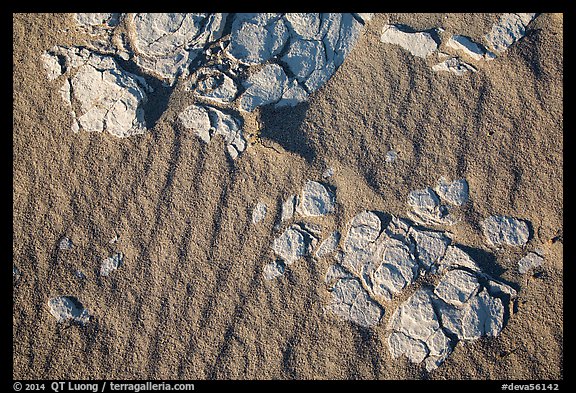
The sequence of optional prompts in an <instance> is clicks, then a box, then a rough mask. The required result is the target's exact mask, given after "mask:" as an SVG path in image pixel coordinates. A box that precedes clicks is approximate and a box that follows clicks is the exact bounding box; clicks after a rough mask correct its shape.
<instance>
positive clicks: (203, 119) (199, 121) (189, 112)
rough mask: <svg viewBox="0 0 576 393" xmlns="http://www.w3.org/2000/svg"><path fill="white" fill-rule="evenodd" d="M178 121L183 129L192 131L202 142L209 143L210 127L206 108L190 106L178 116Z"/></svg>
mask: <svg viewBox="0 0 576 393" xmlns="http://www.w3.org/2000/svg"><path fill="white" fill-rule="evenodd" d="M178 120H179V121H180V124H182V126H184V128H187V129H189V130H192V131H193V132H194V133H195V134H196V135H197V136H198V137H199V138H200V139H201V140H202V141H204V142H205V143H208V142H210V138H211V135H210V131H211V128H212V125H211V124H210V117H209V116H208V111H207V110H206V108H204V107H203V106H200V105H190V106H188V107H186V108H185V109H184V110H183V111H182V112H181V113H180V114H179V115H178Z"/></svg>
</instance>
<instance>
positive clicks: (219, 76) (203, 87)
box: [188, 70, 238, 104]
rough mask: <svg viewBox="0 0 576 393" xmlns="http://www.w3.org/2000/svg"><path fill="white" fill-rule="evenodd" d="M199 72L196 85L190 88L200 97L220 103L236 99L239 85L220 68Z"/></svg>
mask: <svg viewBox="0 0 576 393" xmlns="http://www.w3.org/2000/svg"><path fill="white" fill-rule="evenodd" d="M199 74H200V75H198V76H197V80H196V83H195V84H194V86H193V87H189V88H188V90H193V91H194V92H195V93H196V94H198V95H199V96H200V97H203V98H206V99H208V100H212V101H214V102H216V103H220V104H227V103H230V102H232V101H234V100H235V99H236V96H237V95H238V87H237V86H236V83H235V82H234V80H233V79H232V78H230V77H229V76H228V75H226V74H225V73H223V72H220V71H218V70H207V71H204V72H200V73H199Z"/></svg>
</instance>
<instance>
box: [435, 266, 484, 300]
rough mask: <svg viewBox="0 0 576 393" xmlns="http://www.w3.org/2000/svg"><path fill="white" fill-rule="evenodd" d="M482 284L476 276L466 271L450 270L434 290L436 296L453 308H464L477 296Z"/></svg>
mask: <svg viewBox="0 0 576 393" xmlns="http://www.w3.org/2000/svg"><path fill="white" fill-rule="evenodd" d="M479 287H480V283H479V282H478V279H477V278H476V276H475V275H473V274H471V273H468V272H467V271H465V270H460V269H456V270H450V271H448V272H447V273H446V274H445V275H444V276H443V277H442V280H440V283H438V285H437V286H436V288H435V289H434V294H436V296H438V297H439V298H440V299H442V300H444V301H445V302H446V303H448V304H452V305H453V306H463V305H464V303H466V302H467V301H468V300H469V299H470V297H471V296H472V295H475V294H476V292H477V291H478V288H479Z"/></svg>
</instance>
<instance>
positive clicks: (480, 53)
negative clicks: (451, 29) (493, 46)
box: [446, 34, 496, 61]
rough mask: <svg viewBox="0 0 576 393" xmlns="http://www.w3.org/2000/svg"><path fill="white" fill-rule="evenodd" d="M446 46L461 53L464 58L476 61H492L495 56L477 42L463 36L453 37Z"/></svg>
mask: <svg viewBox="0 0 576 393" xmlns="http://www.w3.org/2000/svg"><path fill="white" fill-rule="evenodd" d="M446 46H447V47H448V48H451V49H454V50H456V51H459V52H462V53H463V54H464V55H465V56H468V57H469V58H471V59H473V60H476V61H480V60H493V59H495V58H496V55H495V54H494V53H492V52H490V51H489V50H488V49H486V48H485V47H484V46H483V45H481V44H478V43H477V42H474V41H472V39H471V38H470V37H466V36H463V35H458V34H456V35H453V36H452V37H450V39H449V40H448V41H447V42H446Z"/></svg>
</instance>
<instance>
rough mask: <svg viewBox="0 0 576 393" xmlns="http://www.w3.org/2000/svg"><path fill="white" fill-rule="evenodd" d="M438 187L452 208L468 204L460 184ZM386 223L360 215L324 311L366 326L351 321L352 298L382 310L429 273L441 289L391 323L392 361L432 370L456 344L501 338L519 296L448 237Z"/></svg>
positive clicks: (401, 310)
mask: <svg viewBox="0 0 576 393" xmlns="http://www.w3.org/2000/svg"><path fill="white" fill-rule="evenodd" d="M439 184H441V185H444V186H446V190H445V192H444V193H443V195H444V194H445V195H448V196H447V199H450V200H451V201H452V203H455V204H457V203H460V202H461V203H465V200H466V199H467V190H466V192H463V190H464V189H465V188H467V187H464V186H463V184H464V183H462V182H461V181H455V182H452V183H447V182H445V181H441V182H439ZM388 217H389V216H387V215H385V214H376V212H371V211H362V212H361V213H359V214H358V215H356V216H355V217H354V218H352V220H351V221H350V223H349V226H348V231H347V234H346V236H345V238H344V240H343V241H342V251H341V252H339V253H338V254H337V255H339V258H338V261H339V263H338V264H334V265H331V266H330V267H329V269H328V271H327V272H326V277H325V281H326V283H327V285H328V286H329V288H332V302H331V303H330V305H329V307H328V309H329V310H331V311H332V312H334V313H335V314H337V315H339V316H342V317H343V318H345V319H347V320H351V321H353V322H355V323H358V324H361V325H362V326H366V324H367V322H366V320H365V318H364V319H362V318H354V317H353V316H352V314H353V311H352V310H353V307H352V305H353V304H354V302H353V299H355V298H356V297H357V296H361V298H362V304H368V305H370V304H372V303H374V304H377V305H381V304H384V303H385V302H388V301H390V300H392V299H393V297H394V296H395V295H400V294H401V293H402V292H403V291H405V290H406V289H407V288H408V287H409V286H411V285H413V284H415V282H416V280H417V278H418V277H419V275H420V274H430V275H431V276H432V279H433V280H434V281H435V282H437V283H438V284H437V285H436V286H435V287H434V288H429V287H427V286H421V287H420V288H418V289H416V291H415V292H414V294H413V295H412V296H411V297H410V298H409V299H408V300H407V301H405V302H404V303H403V304H401V305H400V306H399V307H398V308H397V309H396V310H395V311H394V313H393V314H392V316H391V318H390V321H389V323H388V326H387V329H388V330H389V331H390V335H389V336H388V340H387V341H388V346H389V348H390V352H391V354H392V356H393V357H394V358H397V357H399V356H401V355H406V356H407V357H408V359H409V360H410V361H411V362H413V363H420V362H424V366H425V368H426V369H427V370H428V371H432V370H434V369H435V368H437V367H438V366H439V365H441V364H442V363H443V362H444V360H445V359H446V358H447V357H448V356H449V355H450V353H451V352H452V350H453V348H454V347H455V346H456V345H457V343H458V341H459V340H474V339H477V338H479V337H481V336H495V335H498V334H499V333H500V331H501V330H502V327H503V325H504V313H505V308H506V307H509V308H511V304H510V300H511V299H512V298H515V297H516V291H515V290H514V289H513V288H512V287H510V286H508V285H506V284H504V283H501V282H499V281H496V280H494V279H492V278H491V277H490V276H489V275H487V274H485V273H483V272H482V271H481V270H480V267H479V266H478V264H477V263H476V262H475V261H474V260H473V259H472V258H471V257H470V255H469V254H468V253H466V252H465V251H464V250H462V249H461V248H459V247H456V246H454V245H452V244H451V243H452V240H451V238H450V237H449V236H448V234H447V233H445V232H439V231H433V230H430V229H426V228H422V227H419V226H415V225H414V224H413V223H412V222H410V221H408V220H404V219H401V218H397V217H394V216H391V218H390V219H388ZM436 277H438V278H436ZM436 280H437V281H436ZM365 307H372V306H365ZM367 313H368V312H367V311H364V312H363V313H362V314H363V315H366V314H367ZM372 313H373V314H374V315H377V313H376V312H375V311H373V312H372ZM358 320H360V322H358Z"/></svg>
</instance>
